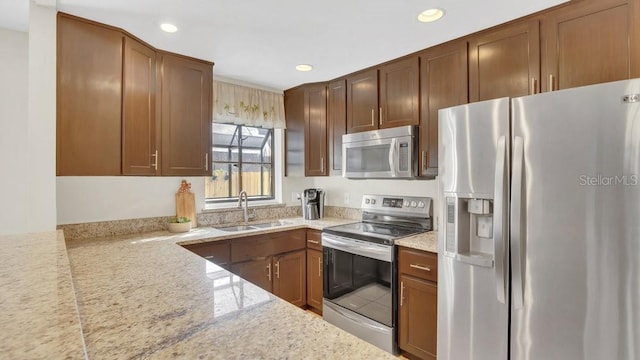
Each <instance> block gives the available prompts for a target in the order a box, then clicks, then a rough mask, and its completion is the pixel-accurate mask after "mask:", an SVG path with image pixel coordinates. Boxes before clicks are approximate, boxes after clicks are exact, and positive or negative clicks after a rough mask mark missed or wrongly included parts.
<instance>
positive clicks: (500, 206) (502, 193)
mask: <svg viewBox="0 0 640 360" xmlns="http://www.w3.org/2000/svg"><path fill="white" fill-rule="evenodd" d="M506 166H507V144H506V139H505V137H504V136H501V137H500V138H499V139H498V149H497V150H496V173H495V189H494V200H493V209H494V211H493V246H494V258H495V270H494V271H495V280H496V293H497V298H498V301H499V302H501V303H503V304H506V303H507V302H506V292H507V290H506V287H507V281H506V276H505V273H506V269H507V261H506V259H507V256H506V255H507V253H508V251H507V247H508V243H507V242H506V241H505V239H504V237H505V235H506V232H507V229H506V228H505V225H507V223H506V221H505V220H506V208H507V206H508V205H507V199H508V195H507V186H508V181H509V180H508V179H507V176H508V173H507V169H506Z"/></svg>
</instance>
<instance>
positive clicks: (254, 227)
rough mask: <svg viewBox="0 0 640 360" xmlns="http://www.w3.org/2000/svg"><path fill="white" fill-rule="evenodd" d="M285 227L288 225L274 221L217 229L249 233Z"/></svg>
mask: <svg viewBox="0 0 640 360" xmlns="http://www.w3.org/2000/svg"><path fill="white" fill-rule="evenodd" d="M283 225H287V223H284V222H280V221H272V222H268V223H262V224H251V225H236V226H226V227H219V228H216V229H218V230H222V231H228V232H234V231H247V230H257V229H270V228H273V227H278V226H283Z"/></svg>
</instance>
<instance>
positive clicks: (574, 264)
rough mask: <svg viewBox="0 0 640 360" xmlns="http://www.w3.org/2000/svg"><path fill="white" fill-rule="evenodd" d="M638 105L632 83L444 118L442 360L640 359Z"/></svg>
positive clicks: (639, 85)
mask: <svg viewBox="0 0 640 360" xmlns="http://www.w3.org/2000/svg"><path fill="white" fill-rule="evenodd" d="M639 100H640V80H638V79H634V80H628V81H619V82H613V83H607V84H599V85H594V86H587V87H581V88H575V89H569V90H563V91H557V92H552V93H545V94H539V95H533V96H526V97H521V98H516V99H512V100H511V101H509V99H499V100H492V101H488V102H483V103H476V104H470V105H466V106H461V107H456V108H449V109H443V110H441V113H440V119H441V122H440V139H441V143H440V150H441V153H440V163H439V164H441V168H440V171H441V172H440V174H441V175H440V176H441V180H440V181H441V194H442V196H443V198H442V199H443V201H442V203H443V205H442V206H443V208H442V214H443V225H444V226H443V227H442V228H441V229H443V231H441V233H440V234H439V246H440V247H439V248H440V249H442V251H441V252H440V255H439V258H440V259H439V260H442V261H441V263H440V269H439V276H440V278H439V282H438V290H439V293H438V302H439V303H438V307H439V310H440V311H439V315H438V326H439V330H438V357H439V358H441V359H459V358H465V359H638V358H640V276H639V275H640V244H639V243H640V184H638V182H639V181H640V178H639V176H640V102H639ZM488 109H493V110H492V111H489V110H488ZM505 112H506V113H507V114H509V112H510V113H511V114H510V116H509V115H508V116H507V117H506V119H505V116H504V113H505ZM505 127H506V129H507V130H506V131H507V132H506V137H505V139H506V141H505V144H504V147H503V145H502V140H501V139H502V138H503V135H504V134H505V132H504V128H505ZM477 129H482V130H480V131H481V132H479V131H478V130H477ZM485 142H487V143H489V144H485ZM477 143H478V145H477V146H476V144H477ZM480 143H481V144H480ZM503 148H504V149H506V151H505V154H503V153H502V149H503ZM490 150H495V151H494V152H493V154H491V153H490ZM476 157H482V158H483V160H479V162H478V163H477V164H471V162H472V160H469V159H470V158H471V159H475V158H476ZM489 159H491V160H489ZM502 159H505V161H504V162H503V161H502ZM489 162H490V163H489ZM487 174H492V181H491V184H492V186H489V185H487V184H483V185H480V183H479V182H480V181H481V180H485V181H488V180H486V179H485V178H487V179H488V175H487ZM487 191H489V192H490V193H489V194H484V193H485V192H487ZM485 199H486V200H487V202H488V203H484V202H483V201H482V200H485ZM484 205H488V209H485V208H484ZM484 217H491V220H490V221H489V220H488V219H484ZM489 224H490V226H489ZM487 227H490V229H486V228H487ZM482 235H484V236H482ZM487 235H490V236H487ZM469 257H471V258H472V259H473V260H472V261H469ZM478 259H480V260H482V261H480V260H478ZM509 260H510V261H509ZM474 261H475V263H474Z"/></svg>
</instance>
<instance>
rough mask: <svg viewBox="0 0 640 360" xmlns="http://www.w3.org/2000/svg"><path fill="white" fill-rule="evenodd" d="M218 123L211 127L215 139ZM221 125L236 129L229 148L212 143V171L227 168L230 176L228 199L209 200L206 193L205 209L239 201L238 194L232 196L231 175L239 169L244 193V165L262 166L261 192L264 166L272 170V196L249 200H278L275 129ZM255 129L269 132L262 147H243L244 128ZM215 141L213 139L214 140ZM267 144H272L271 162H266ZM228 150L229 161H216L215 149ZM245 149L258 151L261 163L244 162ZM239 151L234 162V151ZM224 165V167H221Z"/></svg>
mask: <svg viewBox="0 0 640 360" xmlns="http://www.w3.org/2000/svg"><path fill="white" fill-rule="evenodd" d="M215 125H216V123H213V126H212V127H211V133H212V137H213V131H214V127H215ZM220 125H227V126H235V127H236V129H235V131H234V132H233V136H232V139H231V141H230V142H229V145H228V146H225V145H220V144H215V143H214V142H213V141H212V142H211V168H212V169H216V165H218V168H221V167H223V166H226V171H227V173H228V174H229V175H230V176H229V185H228V192H227V195H228V196H227V197H219V198H209V197H207V194H206V192H205V199H204V200H205V207H207V206H210V205H214V204H227V203H233V202H237V201H238V194H232V191H233V187H234V186H233V182H232V181H231V179H232V178H233V176H231V174H232V173H233V167H234V166H237V167H238V171H237V173H238V178H237V184H236V186H237V188H238V189H240V190H239V191H238V192H240V191H242V190H243V189H242V176H243V173H244V171H243V167H244V165H258V166H260V174H261V176H260V189H261V192H262V191H263V189H264V184H263V181H264V177H263V173H264V171H265V169H264V166H265V165H268V166H269V167H270V169H271V176H270V177H271V180H270V183H271V186H270V192H271V195H250V196H248V199H249V200H253V201H272V200H275V199H276V193H275V191H276V173H275V172H276V169H275V167H276V161H275V131H274V129H269V128H262V127H258V126H249V125H241V124H240V125H239V124H220ZM243 127H244V128H254V129H263V130H266V131H267V135H266V136H265V137H264V140H263V141H262V143H261V144H260V147H248V146H247V147H243V135H242V128H243ZM236 137H237V139H238V140H237V142H238V146H234V145H233V144H234V139H235V138H236ZM212 140H213V139H212ZM267 142H269V144H270V148H271V161H270V162H265V161H264V148H265V146H266V144H267ZM225 147H226V148H227V151H228V160H227V161H216V160H215V157H214V156H213V152H214V148H225ZM243 149H244V150H247V149H251V150H257V151H259V153H260V161H243V155H242V154H243ZM234 150H235V151H237V152H238V157H237V160H235V161H234V160H233V157H232V152H233V151H234ZM221 165H222V166H221ZM209 177H210V176H209Z"/></svg>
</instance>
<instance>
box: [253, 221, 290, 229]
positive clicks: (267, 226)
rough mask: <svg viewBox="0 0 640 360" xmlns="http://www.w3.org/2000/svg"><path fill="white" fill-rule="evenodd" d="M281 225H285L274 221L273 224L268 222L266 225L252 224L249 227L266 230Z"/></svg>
mask: <svg viewBox="0 0 640 360" xmlns="http://www.w3.org/2000/svg"><path fill="white" fill-rule="evenodd" d="M282 225H285V224H284V223H281V222H279V221H275V222H268V223H262V224H253V225H251V226H253V227H254V228H256V229H267V228H272V227H277V226H282Z"/></svg>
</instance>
